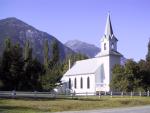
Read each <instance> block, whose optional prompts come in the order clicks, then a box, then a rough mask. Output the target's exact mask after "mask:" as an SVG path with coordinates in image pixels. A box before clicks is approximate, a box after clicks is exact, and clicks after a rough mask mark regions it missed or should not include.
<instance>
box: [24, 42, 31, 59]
mask: <svg viewBox="0 0 150 113" xmlns="http://www.w3.org/2000/svg"><path fill="white" fill-rule="evenodd" d="M24 59H25V61H27V60H31V59H32V49H31V48H30V43H29V40H26V42H25V47H24Z"/></svg>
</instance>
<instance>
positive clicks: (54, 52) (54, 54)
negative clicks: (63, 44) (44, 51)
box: [49, 41, 59, 69]
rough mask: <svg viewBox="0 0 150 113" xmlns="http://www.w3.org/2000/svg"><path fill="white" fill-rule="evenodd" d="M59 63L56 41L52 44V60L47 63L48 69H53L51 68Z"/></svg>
mask: <svg viewBox="0 0 150 113" xmlns="http://www.w3.org/2000/svg"><path fill="white" fill-rule="evenodd" d="M58 62H59V45H58V43H57V42H56V41H54V42H53V44H52V58H51V60H50V61H49V69H53V67H54V66H55V65H56V64H57V63H58Z"/></svg>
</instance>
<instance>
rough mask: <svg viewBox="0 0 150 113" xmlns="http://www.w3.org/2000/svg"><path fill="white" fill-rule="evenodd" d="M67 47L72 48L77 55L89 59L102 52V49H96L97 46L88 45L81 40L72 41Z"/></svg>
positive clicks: (67, 43)
mask: <svg viewBox="0 0 150 113" xmlns="http://www.w3.org/2000/svg"><path fill="white" fill-rule="evenodd" d="M65 45H66V46H67V47H69V48H71V49H72V50H73V51H75V52H76V53H80V54H83V55H85V56H87V57H89V58H92V57H94V56H95V55H96V54H97V53H98V52H100V48H98V47H96V46H95V45H92V44H88V43H86V42H82V41H79V40H70V41H68V42H66V43H65Z"/></svg>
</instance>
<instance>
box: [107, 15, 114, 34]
mask: <svg viewBox="0 0 150 113" xmlns="http://www.w3.org/2000/svg"><path fill="white" fill-rule="evenodd" d="M105 35H106V36H110V37H111V36H112V35H113V29H112V25H111V20H110V13H108V16H107V21H106V27H105Z"/></svg>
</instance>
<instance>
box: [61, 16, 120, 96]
mask: <svg viewBox="0 0 150 113" xmlns="http://www.w3.org/2000/svg"><path fill="white" fill-rule="evenodd" d="M117 41H118V40H117V38H116V37H115V35H114V33H113V29H112V25H111V20H110V14H108V17H107V21H106V27H105V33H104V35H103V37H102V39H101V41H100V44H101V51H100V52H99V53H98V54H97V55H96V56H95V57H94V58H91V59H86V60H80V61H76V62H75V64H74V65H73V66H72V67H71V68H70V69H68V71H67V72H66V73H65V74H64V75H63V77H62V79H61V81H62V83H63V86H62V88H63V91H66V90H70V91H71V92H75V93H76V94H82V93H84V94H86V93H89V94H95V93H96V92H99V91H104V92H109V91H110V90H111V89H110V87H109V84H110V81H111V78H112V68H113V66H114V65H115V64H120V63H121V57H122V54H120V53H119V52H118V51H117Z"/></svg>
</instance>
